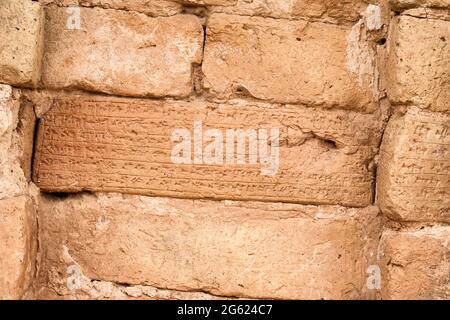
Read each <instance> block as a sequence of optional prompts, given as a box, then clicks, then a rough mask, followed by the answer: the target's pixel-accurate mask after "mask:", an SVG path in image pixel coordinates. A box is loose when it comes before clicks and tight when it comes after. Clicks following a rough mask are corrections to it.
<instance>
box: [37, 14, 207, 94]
mask: <svg viewBox="0 0 450 320" xmlns="http://www.w3.org/2000/svg"><path fill="white" fill-rule="evenodd" d="M80 10H81V23H80V26H81V29H80V30H71V29H67V28H66V22H67V12H66V10H65V8H48V9H47V10H46V12H47V16H46V27H45V36H46V50H45V59H44V70H43V76H42V79H43V85H44V86H45V87H50V88H79V89H86V90H91V91H100V92H104V93H111V94H116V95H126V96H155V97H160V96H176V97H183V96H188V95H189V94H190V93H191V92H192V90H193V79H192V68H193V67H192V65H193V64H195V63H200V62H201V57H202V41H203V29H202V26H201V24H200V22H199V19H198V18H197V17H195V16H191V15H177V16H174V17H167V18H150V17H147V16H145V15H143V14H139V13H135V12H126V11H119V10H105V9H99V8H82V9H80ZM181 25H182V26H183V27H182V28H180V26H181Z"/></svg>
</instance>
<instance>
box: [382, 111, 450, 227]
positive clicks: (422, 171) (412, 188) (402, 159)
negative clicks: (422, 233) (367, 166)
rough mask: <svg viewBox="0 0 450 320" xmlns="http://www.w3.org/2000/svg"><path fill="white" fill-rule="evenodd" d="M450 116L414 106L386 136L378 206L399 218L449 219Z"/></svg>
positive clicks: (391, 125)
mask: <svg viewBox="0 0 450 320" xmlns="http://www.w3.org/2000/svg"><path fill="white" fill-rule="evenodd" d="M449 126H450V117H449V116H448V115H445V114H440V113H432V112H426V111H421V110H419V109H417V108H411V109H410V110H409V111H408V112H407V113H406V115H404V116H401V115H395V116H393V117H392V118H391V120H390V122H389V124H388V126H387V128H386V131H385V133H384V137H383V144H382V147H381V153H380V166H379V169H378V172H379V175H378V178H377V188H378V192H377V194H378V204H379V205H380V207H381V209H382V211H383V212H384V213H386V214H388V215H389V216H390V217H391V218H392V219H394V220H400V221H443V222H444V221H445V222H449V221H450V132H449Z"/></svg>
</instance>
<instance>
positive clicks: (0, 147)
mask: <svg viewBox="0 0 450 320" xmlns="http://www.w3.org/2000/svg"><path fill="white" fill-rule="evenodd" d="M19 109H20V92H19V90H17V89H14V88H12V87H10V86H8V85H2V84H0V199H5V198H11V197H15V196H18V195H21V194H23V193H24V192H25V191H26V187H27V183H26V178H25V177H24V173H23V170H22V168H21V166H20V164H21V161H20V159H25V158H24V157H21V155H22V154H23V153H22V152H23V151H24V150H25V148H24V144H23V142H25V141H27V142H29V144H31V143H32V141H29V140H27V139H25V138H24V136H23V135H21V133H20V132H18V130H17V129H18V128H17V126H18V123H19ZM22 137H23V139H22ZM30 161H31V159H30ZM23 163H24V162H23Z"/></svg>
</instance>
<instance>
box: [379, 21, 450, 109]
mask: <svg viewBox="0 0 450 320" xmlns="http://www.w3.org/2000/svg"><path fill="white" fill-rule="evenodd" d="M449 41H450V21H440V20H435V19H419V18H413V17H409V16H400V17H397V18H395V19H394V21H393V23H392V26H391V36H390V41H389V42H390V43H389V61H388V66H387V67H388V69H389V70H390V72H389V77H388V78H389V80H388V82H389V85H388V94H389V99H390V100H391V101H392V102H393V103H394V104H414V105H417V106H419V107H421V108H424V109H429V110H431V111H439V112H450V106H449V103H448V102H449V101H450V69H449V67H448V66H449V65H450V46H449V45H448V42H449Z"/></svg>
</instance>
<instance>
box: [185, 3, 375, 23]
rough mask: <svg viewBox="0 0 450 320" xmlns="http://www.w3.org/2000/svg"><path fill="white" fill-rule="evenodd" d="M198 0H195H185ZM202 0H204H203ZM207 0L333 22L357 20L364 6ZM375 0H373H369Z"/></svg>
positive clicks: (242, 11) (226, 8) (256, 12)
mask: <svg viewBox="0 0 450 320" xmlns="http://www.w3.org/2000/svg"><path fill="white" fill-rule="evenodd" d="M184 1H186V0H184ZM188 1H190V2H193V1H195V2H200V1H201V0H200V1H198V0H188ZM205 2H206V1H205ZM232 2H233V1H227V0H225V1H217V0H215V1H214V0H212V1H211V0H210V1H208V3H206V4H209V5H217V6H216V7H212V8H211V10H212V11H213V12H223V13H229V14H237V15H248V16H262V17H272V18H288V19H292V18H311V19H316V20H322V21H327V22H333V23H341V22H342V23H345V22H355V21H357V20H358V19H359V18H360V16H361V13H362V12H364V10H365V9H366V8H367V6H368V2H369V1H364V0H345V1H342V0H252V1H248V0H237V1H236V0H235V1H234V2H235V3H236V4H235V5H234V6H231V4H233V3H232ZM371 2H372V3H376V2H377V1H371Z"/></svg>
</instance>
